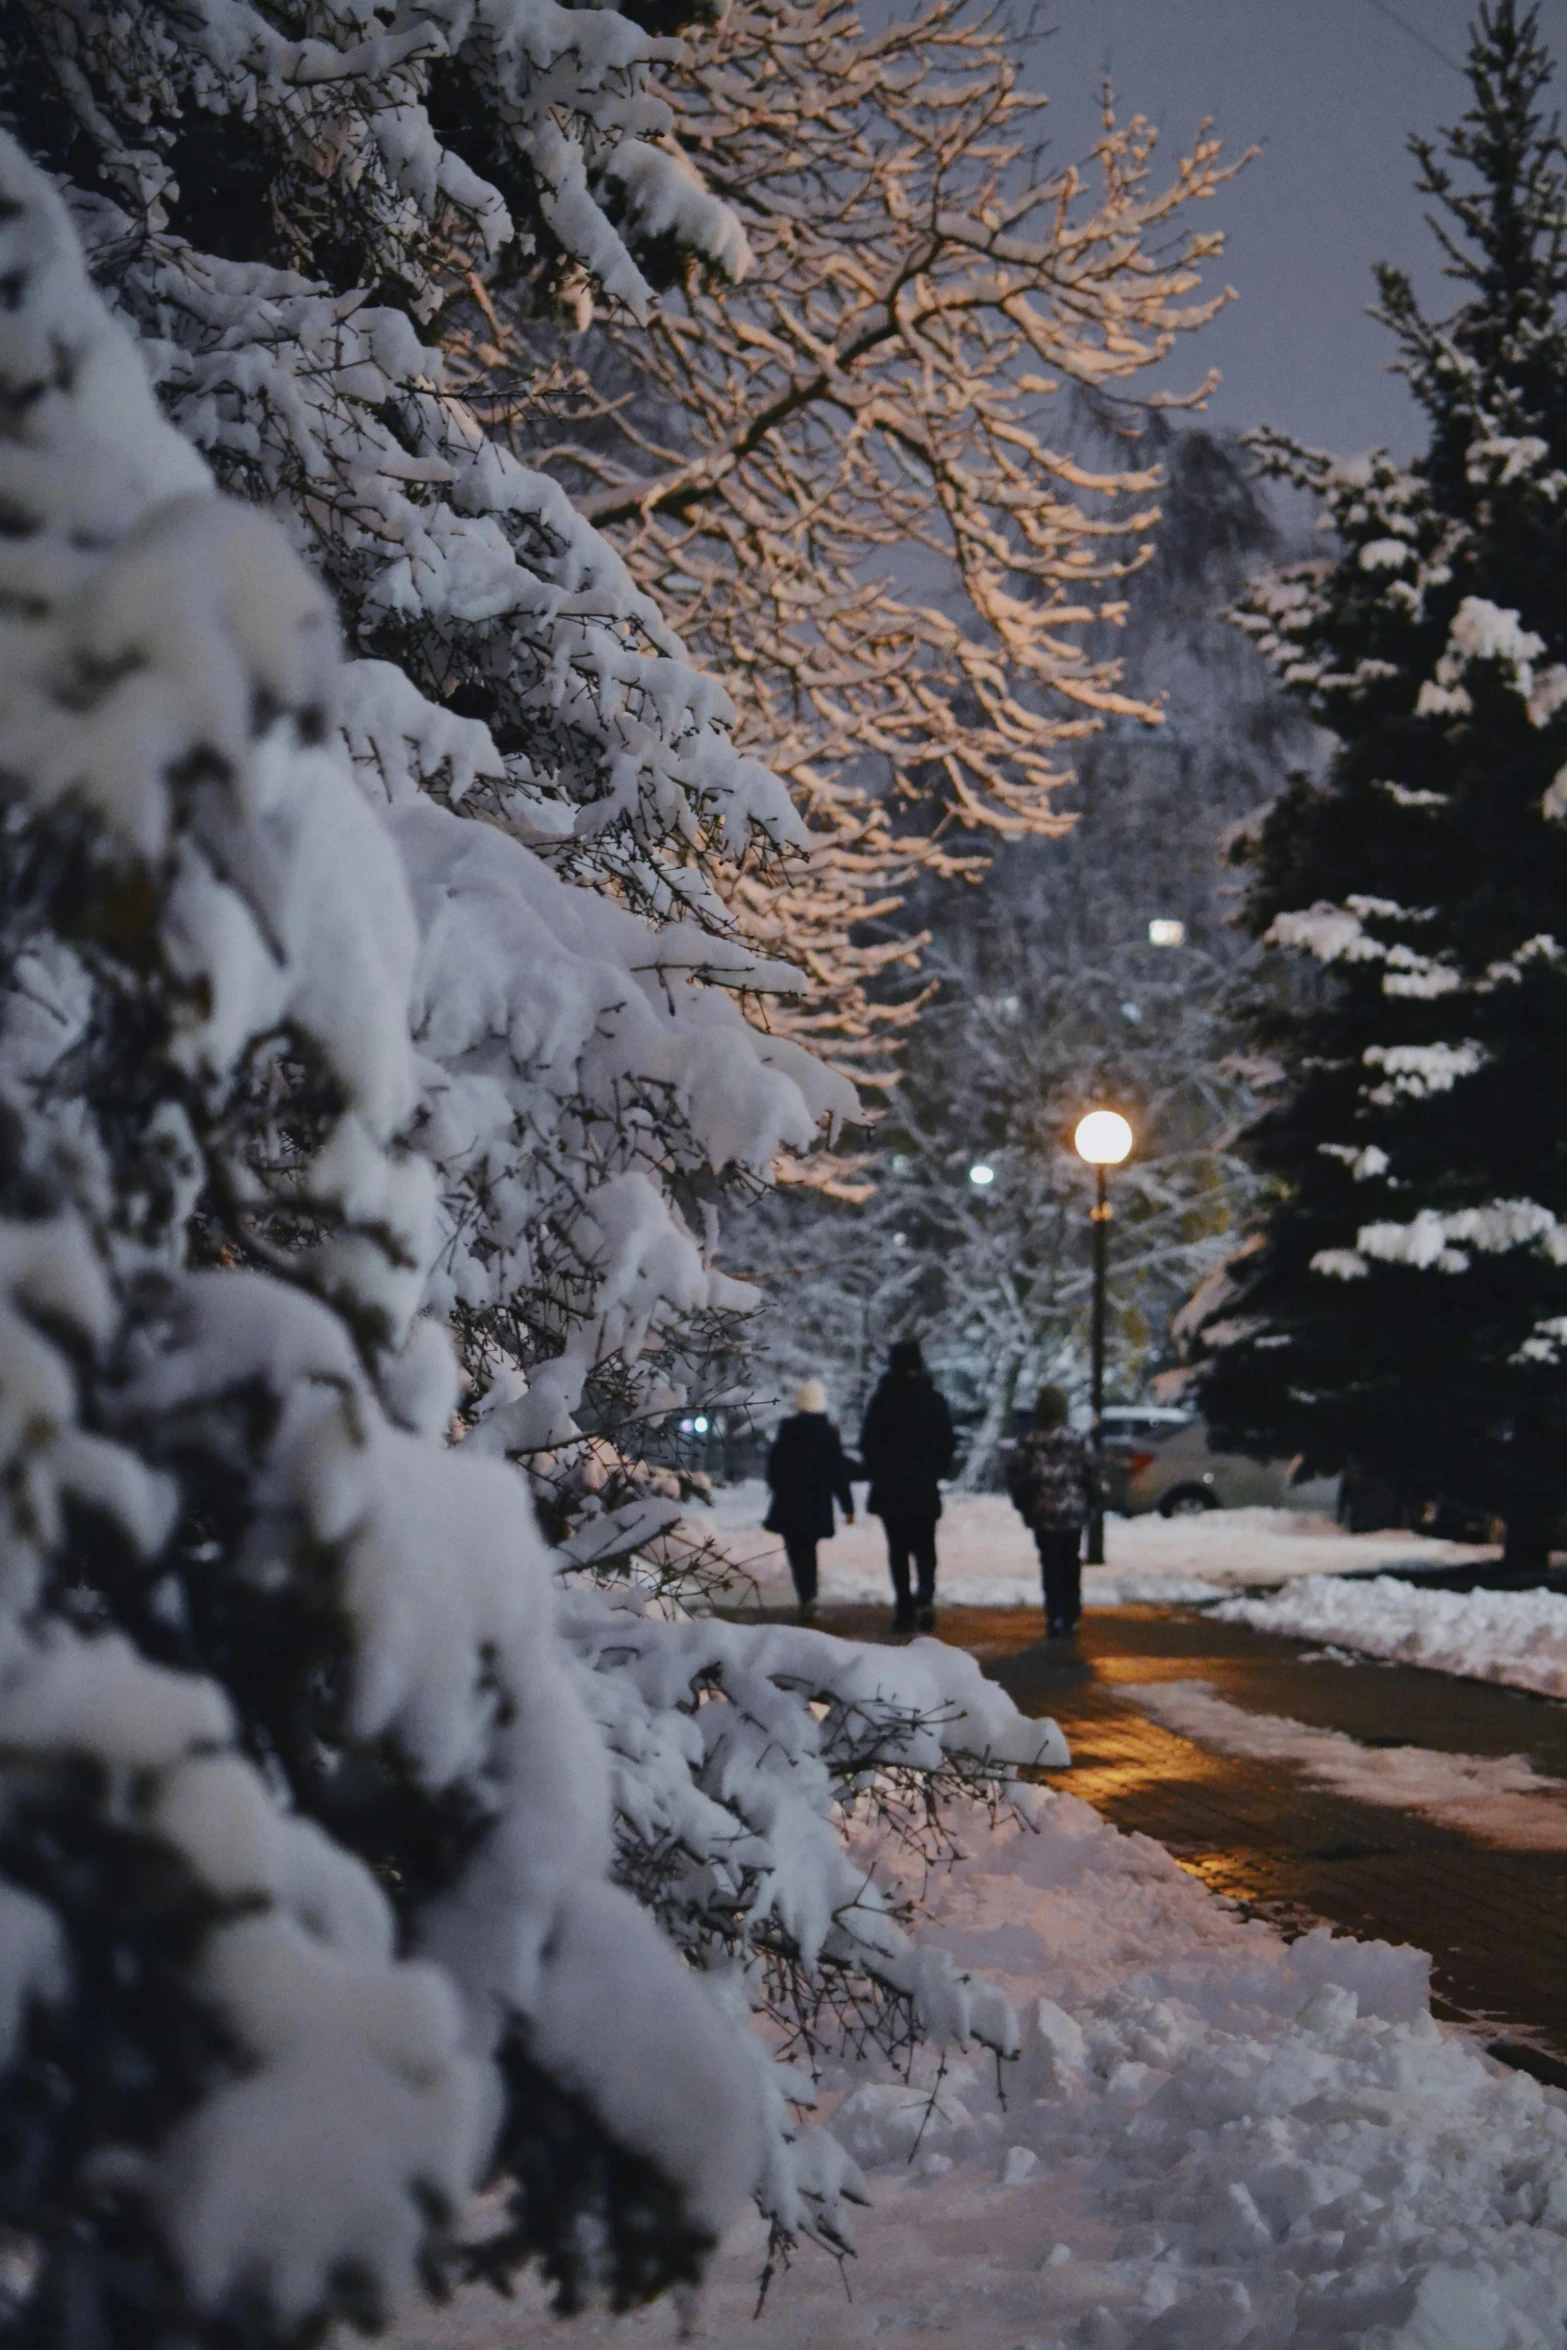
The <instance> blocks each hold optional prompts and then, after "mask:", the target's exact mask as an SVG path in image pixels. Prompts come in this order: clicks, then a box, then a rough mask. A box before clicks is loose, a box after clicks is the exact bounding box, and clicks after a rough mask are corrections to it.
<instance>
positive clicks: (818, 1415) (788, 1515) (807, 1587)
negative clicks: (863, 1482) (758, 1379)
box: [762, 1379, 854, 1624]
mask: <svg viewBox="0 0 1567 2350" xmlns="http://www.w3.org/2000/svg"><path fill="white" fill-rule="evenodd" d="M767 1483H768V1486H769V1488H770V1489H771V1492H772V1506H771V1508H770V1509H769V1510H768V1512H767V1515H766V1517H765V1518H764V1519H763V1521H762V1523H763V1525H764V1526H765V1527H766V1529H767V1531H768V1533H769V1534H781V1535H782V1536H783V1546H784V1551H785V1554H786V1555H787V1557H788V1560H789V1572H790V1574H791V1575H792V1576H793V1577H794V1593H795V1597H796V1599H797V1600H798V1601H799V1603H800V1621H801V1623H802V1624H803V1623H807V1622H808V1621H809V1620H810V1618H811V1617H812V1616H813V1615H814V1614H815V1612H816V1545H817V1544H818V1542H826V1541H828V1540H830V1538H831V1537H832V1535H833V1534H835V1533H836V1532H837V1521H836V1519H835V1518H834V1516H833V1512H832V1505H833V1503H834V1501H835V1500H836V1501H839V1502H841V1503H842V1505H843V1516H844V1523H845V1524H846V1525H849V1526H852V1525H853V1524H854V1488H853V1487H852V1486H851V1484H850V1483H849V1463H848V1460H847V1458H846V1456H845V1454H844V1449H843V1441H842V1439H841V1437H840V1436H839V1434H838V1431H837V1429H836V1428H835V1427H834V1426H833V1424H832V1422H831V1420H829V1419H828V1417H827V1390H826V1388H825V1387H824V1386H823V1385H822V1383H821V1381H820V1380H819V1379H807V1380H806V1381H805V1382H804V1383H803V1385H802V1386H800V1387H799V1388H798V1389H797V1390H796V1391H795V1398H794V1417H793V1419H792V1420H785V1421H784V1422H783V1424H782V1425H781V1427H780V1428H779V1430H778V1433H777V1435H776V1436H775V1437H774V1438H773V1442H772V1450H771V1451H770V1452H769V1453H768V1456H767Z"/></svg>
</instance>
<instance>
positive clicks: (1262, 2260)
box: [399, 1793, 1567, 2350]
mask: <svg viewBox="0 0 1567 2350" xmlns="http://www.w3.org/2000/svg"><path fill="white" fill-rule="evenodd" d="M964 1844H965V1847H966V1850H967V1855H968V1857H967V1858H966V1859H964V1860H963V1861H961V1862H960V1863H959V1864H958V1865H957V1866H956V1867H955V1868H954V1869H952V1870H951V1871H950V1872H948V1873H946V1874H945V1875H944V1876H942V1877H940V1878H939V1879H937V1880H936V1882H935V1884H934V1886H933V1887H932V1889H931V1905H932V1910H933V1916H932V1920H931V1924H930V1927H929V1929H928V1930H929V1932H930V1934H931V1935H932V1936H933V1938H936V1939H938V1940H940V1941H941V1942H942V1943H944V1944H945V1945H946V1947H947V1948H948V1949H950V1950H951V1952H952V1954H953V1955H954V1957H955V1958H956V1959H958V1960H959V1961H960V1963H962V1964H964V1965H970V1966H974V1967H978V1968H981V1969H983V1970H984V1971H985V1972H986V1973H987V1974H990V1975H992V1976H994V1977H995V1978H996V1979H998V1980H999V1981H1000V1982H1001V1983H1002V1984H1003V1985H1004V1987H1005V1988H1006V1990H1007V1991H1008V1993H1009V1994H1010V1996H1011V1997H1012V1999H1013V2001H1014V2003H1015V2005H1016V2007H1017V2009H1018V2012H1019V2014H1020V2016H1021V2017H1022V2018H1023V2019H1024V2026H1025V2029H1024V2048H1023V2054H1022V2057H1021V2060H1020V2061H1019V2063H1018V2064H1017V2065H1016V2066H1015V2067H1013V2068H1009V2069H1010V2073H1011V2077H1010V2079H1009V2081H1008V2084H1007V2091H1006V2103H1005V2105H1004V2106H1003V2105H1002V2104H1001V2102H1000V2101H999V2100H998V2098H997V2095H996V2089H995V2081H994V2073H993V2069H992V2068H991V2067H989V2066H988V2065H983V2064H979V2063H972V2062H967V2061H963V2060H959V2061H958V2062H957V2063H956V2064H954V2065H950V2066H949V2068H948V2070H947V2073H946V2076H945V2079H944V2080H943V2081H942V2082H941V2083H940V2088H939V2095H937V2096H935V2097H934V2099H933V2094H932V2093H933V2091H934V2090H935V2089H936V2086H937V2085H936V2083H935V2082H934V2081H932V2080H930V2079H929V2078H925V2077H922V2078H921V2079H920V2080H919V2081H917V2082H916V2084H915V2091H916V2093H915V2094H913V2095H911V2094H910V2090H909V2088H908V2086H907V2085H906V2084H902V2083H899V2082H898V2081H896V2080H895V2079H892V2078H889V2077H888V2075H887V2072H886V2069H885V2068H882V2069H881V2070H880V2071H860V2072H856V2071H845V2072H842V2073H839V2074H837V2075H836V2076H835V2077H834V2078H833V2080H832V2082H831V2085H830V2093H829V2102H830V2103H831V2104H832V2105H833V2107H834V2111H833V2116H832V2127H833V2128H834V2129H835V2131H836V2132H837V2133H838V2134H839V2135H840V2136H841V2137H842V2139H843V2140H844V2142H845V2143H846V2144H847V2145H848V2146H849V2147H850V2149H851V2150H852V2151H853V2153H854V2154H855V2155H856V2157H857V2158H858V2160H859V2161H860V2162H861V2164H862V2165H863V2166H864V2168H865V2170H866V2173H867V2177H868V2183H869V2190H870V2195H871V2207H870V2209H869V2210H868V2211H867V2212H865V2213H864V2215H863V2217H862V2220H861V2222H860V2224H859V2231H858V2234H859V2252H858V2258H857V2259H856V2260H855V2261H854V2262H852V2263H851V2264H850V2266H849V2269H848V2271H847V2274H846V2276H845V2277H844V2278H843V2279H840V2277H839V2274H838V2271H837V2269H836V2267H835V2266H834V2264H833V2263H832V2262H831V2261H830V2260H829V2259H828V2258H827V2257H826V2256H825V2255H824V2254H822V2253H821V2252H819V2251H817V2250H816V2249H814V2248H812V2247H806V2248H805V2249H804V2250H803V2251H802V2252H801V2253H800V2255H799V2256H798V2258H797V2259H796V2261H795V2263H794V2265H793V2267H792V2268H791V2269H790V2270H789V2271H788V2272H787V2273H786V2274H785V2275H783V2276H782V2277H780V2278H778V2279H777V2280H775V2282H774V2284H773V2287H772V2289H771V2292H770V2293H769V2296H768V2299H767V2302H766V2305H765V2307H764V2310H763V2312H762V2315H761V2317H760V2319H759V2320H758V2321H757V2322H756V2323H755V2324H753V2323H752V2310H753V2308H754V2304H755V2297H756V2280H757V2275H758V2271H759V2269H760V2266H761V2262H762V2258H763V2253H764V2247H763V2243H762V2238H761V2230H760V2226H759V2224H748V2225H747V2226H745V2227H743V2228H742V2229H740V2230H739V2231H738V2232H737V2234H736V2235H735V2237H734V2238H733V2240H732V2241H731V2242H730V2243H729V2244H728V2245H726V2247H725V2249H724V2251H723V2253H722V2255H721V2257H720V2259H719V2260H718V2262H717V2264H716V2270H715V2274H714V2276H713V2278H712V2280H711V2283H710V2285H709V2287H708V2289H707V2291H706V2292H705V2294H704V2296H703V2298H702V2300H701V2302H700V2304H699V2306H698V2309H697V2312H696V2315H695V2321H694V2322H695V2325H696V2329H697V2338H699V2339H701V2340H703V2341H708V2342H711V2343H713V2344H715V2345H717V2344H721V2345H724V2350H729V2346H731V2345H739V2344H742V2343H744V2344H747V2345H751V2346H753V2350H869V2346H871V2345H874V2346H875V2350H926V2346H927V2345H930V2344H934V2343H940V2344H942V2345H944V2346H945V2350H1058V2346H1059V2350H1241V2346H1242V2345H1245V2346H1246V2350H1348V2346H1349V2345H1351V2344H1356V2345H1365V2344H1371V2343H1374V2344H1376V2345H1377V2350H1451V2346H1453V2345H1457V2344H1462V2346H1463V2350H1544V2346H1545V2345H1546V2344H1551V2345H1555V2344H1557V2343H1559V2342H1560V2340H1561V2338H1562V2331H1563V2328H1564V2327H1567V2103H1564V2101H1563V2100H1561V2099H1560V2098H1557V2097H1555V2096H1553V2095H1551V2094H1550V2093H1548V2092H1545V2091H1542V2090H1541V2089H1540V2088H1539V2087H1538V2086H1537V2085H1536V2084H1535V2083H1534V2082H1533V2081H1531V2080H1529V2079H1527V2078H1525V2077H1523V2076H1521V2075H1518V2074H1509V2073H1504V2072H1502V2071H1501V2070H1500V2069H1499V2068H1498V2067H1496V2066H1494V2065H1492V2064H1490V2063H1489V2062H1487V2060H1486V2059H1485V2058H1484V2057H1482V2056H1481V2055H1480V2054H1479V2053H1478V2052H1477V2051H1476V2050H1475V2048H1474V2046H1473V2044H1472V2043H1471V2042H1469V2041H1468V2040H1466V2039H1464V2038H1463V2037H1462V2036H1460V2035H1458V2034H1456V2033H1452V2032H1448V2031H1445V2030H1443V2029H1441V2028H1439V2027H1438V2026H1437V2025H1436V2024H1434V2023H1433V2022H1432V2020H1431V2017H1430V2014H1429V2012H1428V2008H1427V2004H1426V1962H1425V1960H1424V1959H1423V1958H1422V1957H1421V1956H1420V1955H1419V1954H1418V1953H1416V1952H1414V1951H1410V1950H1407V1949H1394V1948H1390V1947H1389V1946H1388V1945H1386V1944H1382V1943H1360V1942H1353V1941H1347V1940H1335V1939H1333V1938H1331V1937H1330V1936H1329V1935H1328V1934H1327V1933H1326V1931H1321V1932H1318V1933H1314V1934H1310V1935H1308V1936H1306V1937H1305V1938H1304V1939H1303V1940H1300V1941H1297V1942H1295V1943H1294V1944H1292V1945H1289V1946H1286V1944H1285V1943H1284V1942H1283V1941H1282V1940H1281V1939H1280V1938H1279V1937H1278V1936H1277V1935H1276V1934H1275V1933H1273V1932H1272V1930H1271V1929H1269V1928H1267V1927H1265V1926H1263V1925H1260V1924H1257V1923H1255V1922H1252V1923H1248V1922H1244V1921H1242V1920H1241V1919H1240V1918H1239V1917H1237V1915H1236V1914H1235V1913H1234V1911H1233V1910H1231V1909H1229V1908H1228V1907H1226V1906H1225V1905H1224V1904H1223V1903H1221V1902H1219V1901H1217V1900H1215V1899H1214V1898H1213V1897H1212V1896H1211V1895H1210V1894H1208V1893H1207V1892H1206V1891H1205V1890H1204V1889H1203V1888H1202V1887H1201V1886H1200V1885H1199V1884H1197V1883H1196V1882H1195V1881H1194V1880H1193V1879H1192V1878H1191V1877H1189V1876H1188V1875H1186V1874H1185V1873H1184V1872H1183V1871H1182V1870H1180V1869H1179V1868H1178V1867H1177V1866H1176V1864H1175V1863H1174V1862H1173V1861H1172V1860H1171V1859H1170V1857H1169V1856H1168V1854H1166V1853H1165V1852H1164V1851H1163V1850H1162V1849H1161V1848H1160V1847H1159V1846H1158V1845H1155V1844H1152V1843H1150V1842H1149V1841H1148V1840H1147V1839H1146V1838H1143V1837H1139V1836H1122V1835H1120V1834H1118V1833H1117V1832H1116V1831H1115V1830H1114V1829H1112V1828H1110V1827H1108V1826H1107V1825H1106V1824H1105V1823H1104V1822H1103V1821H1102V1820H1101V1819H1100V1818H1099V1817H1098V1815H1097V1814H1096V1813H1094V1812H1092V1811H1090V1810H1089V1809H1088V1807H1087V1806H1086V1805H1084V1804H1082V1803H1079V1802H1077V1801H1076V1800H1075V1799H1074V1798H1073V1797H1072V1796H1071V1795H1069V1794H1065V1793H1063V1794H1059V1795H1050V1796H1046V1797H1044V1798H1043V1799H1042V1800H1041V1803H1040V1807H1039V1813H1038V1820H1037V1826H1036V1828H1034V1829H1029V1828H1020V1827H1005V1828H1003V1829H1002V1830H1001V1831H1000V1832H999V1833H994V1834H993V1833H991V1832H989V1831H988V1829H987V1828H986V1826H985V1824H984V1822H983V1820H982V1819H981V1818H979V1817H978V1816H977V1815H976V1816H975V1817H974V1818H972V1819H971V1820H970V1822H969V1825H968V1829H967V1832H966V1834H965V1837H964ZM911 2157H912V2159H911ZM851 2293H852V2299H851V2298H850V2294H851ZM678 2338H679V2323H678V2318H677V2314H676V2312H675V2311H673V2310H672V2309H669V2308H667V2307H666V2308H662V2309H657V2310H654V2311H651V2312H648V2313H647V2314H645V2315H644V2316H642V2317H640V2318H636V2319H630V2320H623V2321H620V2323H618V2324H616V2323H614V2322H613V2321H611V2320H609V2319H607V2318H603V2317H588V2318H584V2319H579V2320H576V2321H572V2322H569V2323H564V2324H558V2323H556V2322H555V2321H552V2320H551V2319H550V2318H549V2317H548V2316H547V2314H546V2311H545V2306H544V2299H543V2296H542V2294H540V2293H538V2292H537V2291H535V2290H533V2289H532V2288H529V2289H528V2290H527V2291H525V2292H524V2294H523V2295H522V2296H521V2297H520V2298H519V2300H518V2302H516V2303H514V2304H509V2305H508V2304H502V2303H499V2302H497V2301H495V2300H494V2299H492V2298H490V2297H489V2296H487V2295H482V2294H478V2293H469V2294H465V2295H463V2296H462V2297H460V2298H459V2300H458V2301H457V2302H456V2303H455V2304H454V2305H453V2307H452V2308H451V2309H449V2310H448V2311H446V2312H444V2313H436V2314H431V2313H425V2314H422V2315H421V2316H420V2317H419V2318H418V2319H417V2321H414V2322H413V2323H411V2324H410V2326H409V2327H408V2328H406V2329H405V2330H404V2332H403V2333H402V2334H401V2336H400V2337H399V2340H400V2341H401V2342H402V2343H403V2344H404V2345H406V2346H407V2350H414V2345H416V2344H417V2346H418V2350H547V2346H548V2345H552V2344H553V2345H555V2346H556V2350H578V2345H584V2344H588V2343H594V2344H598V2343H604V2342H609V2341H616V2342H626V2341H630V2342H633V2343H635V2342H641V2343H646V2344H648V2345H650V2346H656V2350H662V2346H663V2345H665V2344H672V2343H674V2342H675V2341H676V2340H677V2339H678Z"/></svg>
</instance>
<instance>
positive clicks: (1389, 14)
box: [1368, 0, 1464, 77]
mask: <svg viewBox="0 0 1567 2350" xmlns="http://www.w3.org/2000/svg"><path fill="white" fill-rule="evenodd" d="M1368 4H1369V5H1370V6H1371V7H1372V8H1374V9H1375V10H1376V12H1377V14H1378V16H1385V17H1386V18H1387V21H1388V23H1389V24H1396V25H1397V27H1398V29H1399V31H1400V32H1401V33H1407V34H1408V35H1409V37H1410V39H1411V40H1412V41H1418V42H1419V43H1420V46H1421V48H1422V49H1429V50H1430V52H1431V54H1432V56H1433V57H1439V58H1440V59H1441V61H1442V63H1443V64H1444V65H1445V66H1446V67H1447V68H1448V69H1449V71H1450V72H1452V73H1456V74H1458V75H1459V76H1460V77H1462V75H1463V70H1464V69H1463V67H1462V66H1461V65H1460V64H1459V62H1458V60H1457V58H1456V57H1449V56H1448V54H1447V51H1446V50H1445V49H1443V48H1441V47H1440V46H1439V45H1438V43H1437V42H1435V41H1433V40H1432V38H1431V36H1430V34H1429V33H1423V32H1422V31H1421V30H1420V27H1419V26H1418V25H1417V24H1411V23H1410V21H1409V19H1408V17H1407V16H1401V15H1400V13H1399V11H1398V10H1397V9H1396V8H1394V7H1392V6H1391V5H1390V0H1368Z"/></svg>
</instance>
